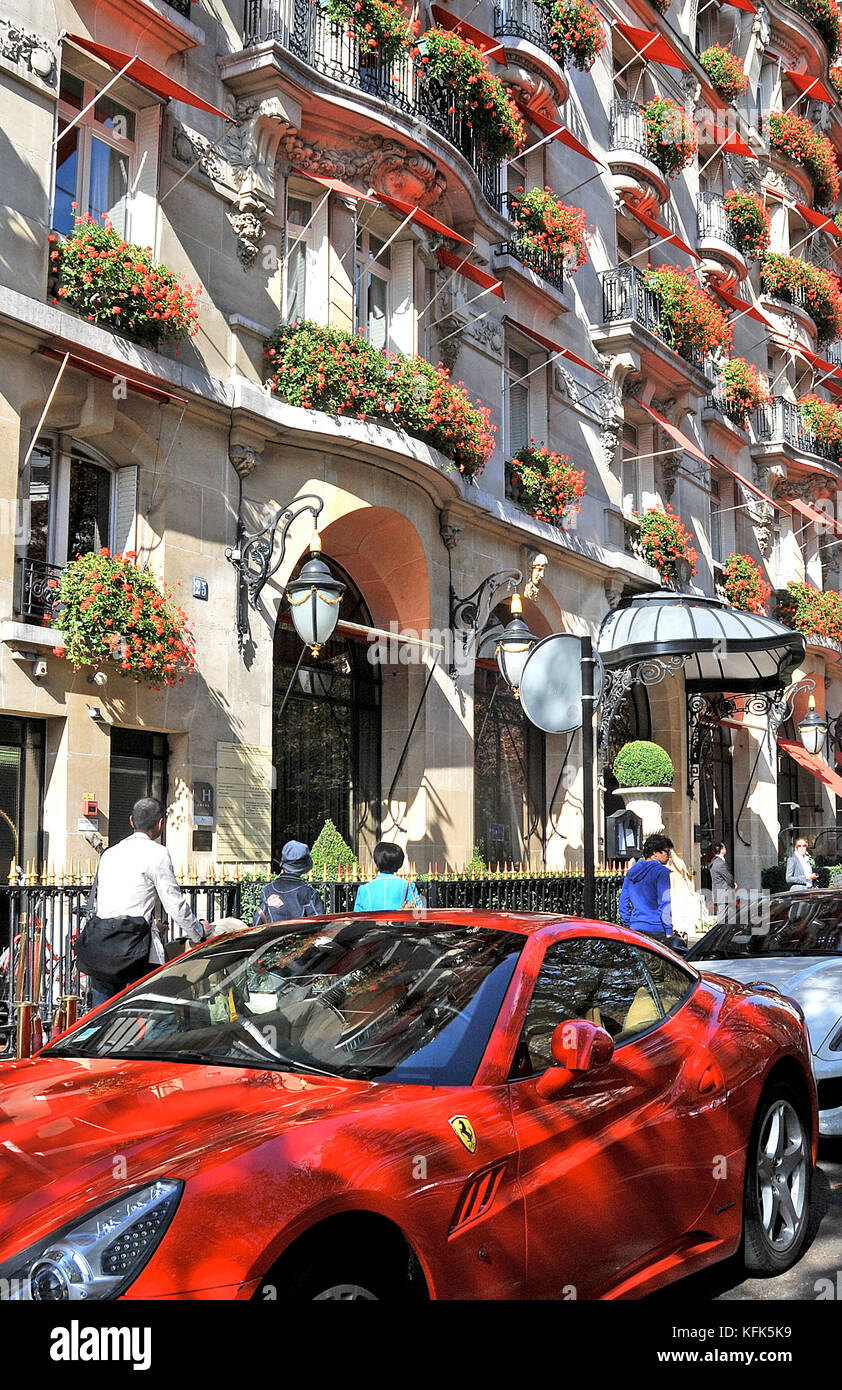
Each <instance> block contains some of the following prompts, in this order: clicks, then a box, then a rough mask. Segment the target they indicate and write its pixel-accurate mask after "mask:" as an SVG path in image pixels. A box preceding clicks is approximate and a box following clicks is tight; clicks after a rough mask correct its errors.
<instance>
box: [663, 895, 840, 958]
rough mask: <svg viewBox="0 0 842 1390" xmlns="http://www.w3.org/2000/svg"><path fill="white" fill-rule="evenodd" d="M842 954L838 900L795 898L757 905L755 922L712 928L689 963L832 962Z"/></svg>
mask: <svg viewBox="0 0 842 1390" xmlns="http://www.w3.org/2000/svg"><path fill="white" fill-rule="evenodd" d="M840 952H842V894H839V893H833V894H832V895H827V896H823V895H820V894H812V893H810V894H807V893H798V894H793V895H792V896H791V897H786V898H773V899H772V900H771V902H770V903H769V904H768V907H767V906H766V905H765V904H763V903H760V904H759V905H758V908H757V913H756V918H755V917H753V916H749V917H748V919H747V920H746V919H744V920H742V921H740V922H737V923H723V924H722V925H721V926H717V927H711V929H710V931H709V932H706V933H705V935H704V936H703V937H702V939H701V941H698V942H697V943H696V945H695V946H694V947H693V949H692V950H691V951H689V952H688V954H687V959H688V960H736V959H739V958H741V957H743V956H745V957H750V956H762V957H764V958H766V959H770V958H773V957H775V956H834V955H838V954H839V953H840Z"/></svg>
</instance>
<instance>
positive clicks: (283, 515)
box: [225, 493, 324, 650]
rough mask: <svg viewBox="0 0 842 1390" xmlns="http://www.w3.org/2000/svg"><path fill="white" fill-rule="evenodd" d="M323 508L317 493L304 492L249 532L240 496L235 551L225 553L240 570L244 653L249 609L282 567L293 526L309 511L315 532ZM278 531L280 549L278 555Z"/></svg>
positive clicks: (240, 639)
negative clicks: (256, 529)
mask: <svg viewBox="0 0 842 1390" xmlns="http://www.w3.org/2000/svg"><path fill="white" fill-rule="evenodd" d="M323 508H324V500H323V499H322V498H321V497H319V496H318V495H317V494H316V493H302V494H301V496H300V497H296V498H294V499H293V501H291V502H285V503H284V504H283V506H280V507H278V509H277V511H276V512H275V513H274V515H273V516H271V517H270V518H269V520H268V521H267V522H266V524H265V526H262V527H261V528H260V530H259V531H246V528H245V525H244V524H243V515H242V497H241V505H240V509H239V513H238V516H237V544H236V546H235V547H234V548H233V549H231V547H230V546H229V547H228V549H227V550H226V551H225V558H226V559H227V560H230V561H231V564H232V565H234V567H235V569H236V571H237V581H238V591H237V637H238V643H239V646H240V649H241V650H242V646H243V642H244V639H245V637H246V635H247V633H248V630H249V625H248V609H249V608H257V605H258V601H259V599H260V595H261V593H262V592H263V589H264V587H265V586H266V584H268V582H269V580H270V579H271V578H272V577H273V575H275V574H277V572H278V570H279V569H280V567H281V565H282V564H283V562H284V555H285V553H286V544H287V537H288V535H289V532H290V528H291V526H292V525H293V523H294V522H295V521H297V520H298V518H299V517H300V516H303V515H304V513H305V512H309V513H310V515H311V516H312V518H313V528H314V529H315V527H316V524H317V522H318V519H319V516H320V514H321V512H322V510H323ZM279 528H280V547H279V549H278V552H277V555H275V547H276V542H277V539H278V530H279ZM273 556H275V558H274V559H273Z"/></svg>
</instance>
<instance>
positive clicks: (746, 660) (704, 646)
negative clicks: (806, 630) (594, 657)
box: [597, 589, 806, 695]
mask: <svg viewBox="0 0 842 1390" xmlns="http://www.w3.org/2000/svg"><path fill="white" fill-rule="evenodd" d="M805 649H806V648H805V642H804V638H803V637H802V636H801V634H800V633H798V632H792V631H791V630H790V629H789V628H788V627H784V626H783V624H782V623H778V622H775V621H774V619H773V618H764V617H761V616H760V615H759V614H757V613H742V612H738V611H737V609H735V608H732V607H731V606H730V605H729V604H726V603H721V602H720V601H719V599H713V598H705V597H703V596H701V595H696V594H685V593H672V592H669V591H667V590H663V589H659V590H657V591H655V592H654V593H647V594H636V595H634V596H633V597H632V598H630V599H625V600H623V601H621V603H620V606H619V607H618V608H616V609H615V610H614V611H613V612H612V613H608V614H607V615H606V617H605V618H604V619H603V622H602V626H601V628H600V631H599V637H598V638H597V650H598V651H599V654H600V656H601V657H602V660H603V663H604V665H605V667H606V669H607V670H611V669H616V668H618V667H622V666H637V665H640V664H641V663H643V664H645V663H647V662H650V661H651V662H652V663H653V665H660V666H662V667H663V666H667V667H669V668H670V669H673V670H675V669H678V668H679V667H682V666H683V668H684V677H685V684H686V688H687V690H688V692H691V691H694V692H704V693H713V692H726V691H727V692H728V693H729V694H732V695H741V694H752V693H756V692H760V691H771V690H778V689H781V688H782V687H784V686H786V685H787V684H788V683H789V679H790V676H791V675H792V672H793V671H794V670H795V669H796V667H797V666H799V665H800V664H801V662H802V661H803V660H804V654H805ZM644 683H646V682H644Z"/></svg>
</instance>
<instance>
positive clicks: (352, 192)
mask: <svg viewBox="0 0 842 1390" xmlns="http://www.w3.org/2000/svg"><path fill="white" fill-rule="evenodd" d="M292 172H293V173H294V174H297V175H298V176H299V178H302V179H312V180H313V182H314V183H320V184H322V186H323V187H324V188H329V189H330V191H331V193H341V194H342V196H343V197H344V198H362V200H363V202H364V203H376V202H377V199H376V198H370V197H369V196H368V194H367V193H361V192H360V190H359V189H358V188H354V187H352V185H351V184H350V183H343V181H342V179H326V178H325V177H324V176H323V175H322V174H311V173H309V172H308V170H307V169H293V171H292Z"/></svg>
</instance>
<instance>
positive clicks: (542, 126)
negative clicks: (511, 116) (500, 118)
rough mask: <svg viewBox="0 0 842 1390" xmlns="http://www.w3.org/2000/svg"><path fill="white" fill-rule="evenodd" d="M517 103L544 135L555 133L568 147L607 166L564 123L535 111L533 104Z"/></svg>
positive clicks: (519, 108)
mask: <svg viewBox="0 0 842 1390" xmlns="http://www.w3.org/2000/svg"><path fill="white" fill-rule="evenodd" d="M516 104H517V107H518V110H519V111H520V112H521V114H522V115H524V116H525V117H526V119H527V120H528V121H531V122H532V124H533V125H536V126H537V127H538V129H539V130H540V131H541V133H542V134H543V135H554V136H555V138H556V140H559V141H560V142H561V144H562V145H566V146H567V148H568V149H570V150H575V151H576V153H577V154H583V155H584V156H585V158H586V159H591V160H593V162H594V164H598V165H599V167H600V169H604V168H605V165H604V164H603V162H602V160H601V159H597V157H596V155H595V154H592V153H591V151H590V150H589V149H588V147H587V145H583V144H582V142H581V140H577V139H576V136H575V135H571V133H570V131H569V130H566V129H565V127H564V126H563V125H559V123H558V121H552V120H550V118H549V116H545V115H543V113H542V112H540V111H535V110H534V109H533V108H532V107H531V106H527V104H526V102H525V101H518V102H517V103H516Z"/></svg>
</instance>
